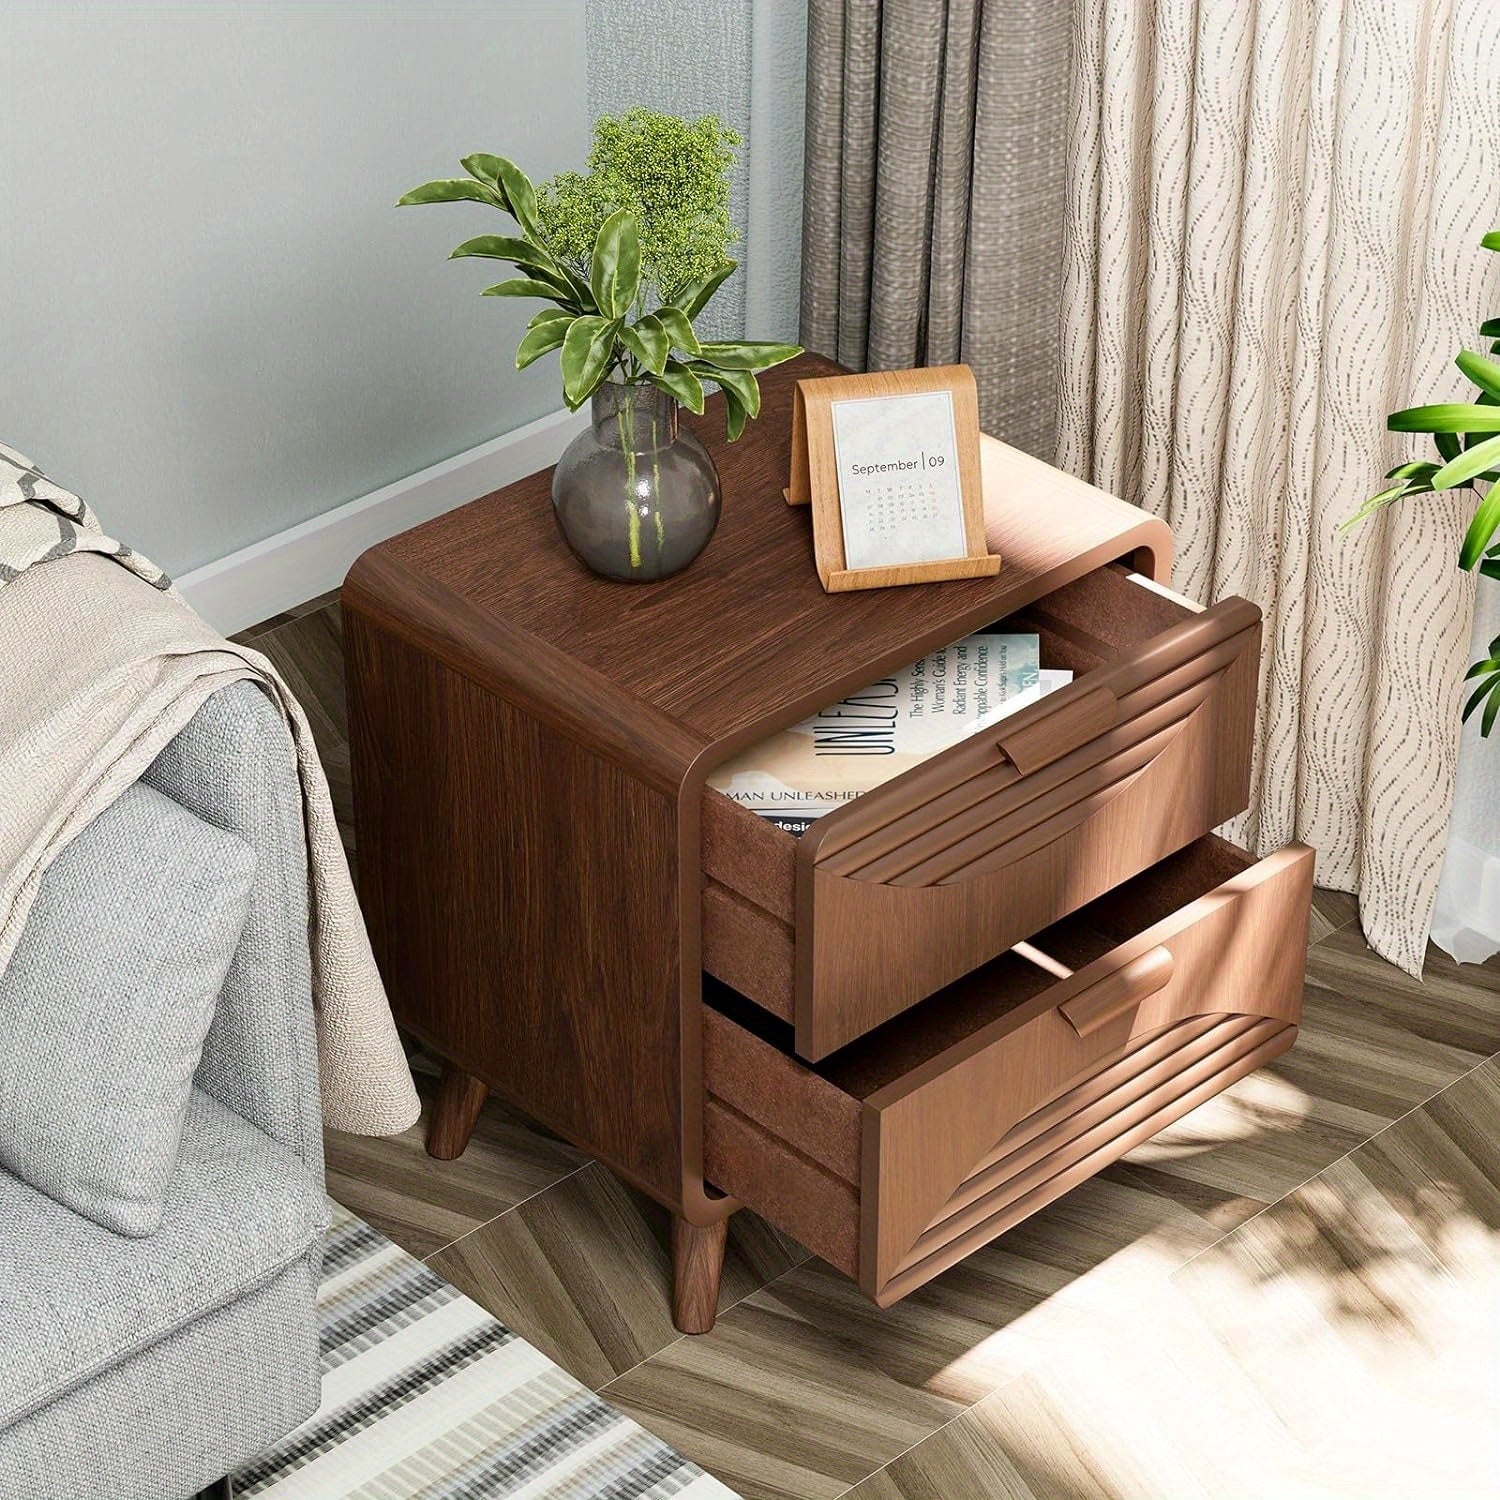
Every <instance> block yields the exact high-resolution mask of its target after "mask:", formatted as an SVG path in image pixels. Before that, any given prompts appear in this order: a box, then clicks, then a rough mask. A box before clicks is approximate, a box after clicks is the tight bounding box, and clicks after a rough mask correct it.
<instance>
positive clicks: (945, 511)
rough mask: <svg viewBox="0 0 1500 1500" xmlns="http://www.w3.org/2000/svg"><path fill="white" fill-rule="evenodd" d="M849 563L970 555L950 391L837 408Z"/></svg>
mask: <svg viewBox="0 0 1500 1500" xmlns="http://www.w3.org/2000/svg"><path fill="white" fill-rule="evenodd" d="M830 410H831V414H832V418H833V442H834V457H835V461H836V462H837V464H838V475H839V510H840V514H841V516H842V519H843V528H844V566H845V567H846V568H879V567H887V566H893V565H896V564H900V563H913V562H939V561H943V560H946V559H948V558H953V557H963V556H964V555H965V554H966V552H967V550H968V548H967V542H966V538H965V536H964V514H963V492H962V489H961V486H960V481H959V472H958V443H957V438H956V435H955V431H954V423H953V397H952V396H951V395H950V394H949V393H948V392H947V391H926V392H922V393H919V394H916V395H910V396H877V397H868V398H863V399H860V400H853V401H835V402H833V403H831V407H830Z"/></svg>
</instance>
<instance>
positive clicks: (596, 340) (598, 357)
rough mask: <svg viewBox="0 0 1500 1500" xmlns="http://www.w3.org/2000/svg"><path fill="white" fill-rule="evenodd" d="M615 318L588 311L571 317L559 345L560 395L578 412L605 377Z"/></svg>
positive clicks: (612, 349)
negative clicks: (560, 346) (578, 316)
mask: <svg viewBox="0 0 1500 1500" xmlns="http://www.w3.org/2000/svg"><path fill="white" fill-rule="evenodd" d="M619 331H620V320H619V319H618V318H601V317H599V316H597V315H596V314H593V313H587V314H585V315H584V316H583V317H581V318H574V320H573V324H572V326H571V327H570V328H569V329H568V332H567V336H566V337H565V338H564V339H563V345H562V377H563V398H564V399H565V400H566V401H567V403H568V405H569V407H571V408H572V409H573V410H574V411H577V410H578V408H579V407H580V406H582V405H583V403H584V402H585V401H587V400H588V398H589V397H590V396H591V395H592V394H593V392H594V387H595V386H597V385H598V384H599V382H600V381H601V380H603V379H604V375H605V372H606V371H607V370H608V369H609V363H610V360H611V359H613V358H614V353H615V336H616V335H617V334H618V333H619Z"/></svg>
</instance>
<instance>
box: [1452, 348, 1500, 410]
mask: <svg viewBox="0 0 1500 1500" xmlns="http://www.w3.org/2000/svg"><path fill="white" fill-rule="evenodd" d="M1454 364H1456V365H1457V366H1458V368H1459V369H1460V370H1462V371H1463V372H1464V374H1465V375H1466V376H1468V378H1469V379H1470V380H1472V381H1473V382H1474V384H1475V385H1477V386H1478V387H1479V389H1480V390H1482V391H1483V392H1484V393H1485V395H1487V396H1489V397H1491V398H1492V399H1494V398H1500V365H1497V364H1496V363H1495V361H1494V360H1492V359H1486V358H1485V357H1484V355H1482V354H1475V353H1474V352H1473V351H1472V350H1470V349H1460V350H1459V352H1458V358H1457V359H1456V360H1454ZM1486 404H1488V403H1486Z"/></svg>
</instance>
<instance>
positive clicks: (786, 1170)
mask: <svg viewBox="0 0 1500 1500" xmlns="http://www.w3.org/2000/svg"><path fill="white" fill-rule="evenodd" d="M1312 877H1313V855H1312V851H1311V850H1309V849H1307V848H1305V847H1304V846H1301V845H1292V846H1290V847H1289V848H1287V849H1284V850H1282V851H1280V852H1279V853H1277V854H1274V855H1272V856H1270V857H1269V858H1267V859H1264V860H1261V861H1259V862H1258V863H1257V862H1255V861H1253V860H1251V858H1250V857H1249V856H1248V855H1245V854H1243V853H1242V852H1241V851H1238V850H1235V849H1233V848H1232V847H1231V846H1228V845H1226V844H1224V843H1222V842H1221V841H1220V840H1218V839H1214V838H1207V839H1202V840H1199V841H1198V842H1197V843H1195V844H1194V845H1193V846H1192V847H1191V848H1190V849H1187V850H1184V851H1183V852H1182V853H1180V854H1178V855H1176V856H1174V857H1173V858H1172V859H1171V860H1169V861H1168V862H1167V863H1166V864H1165V865H1164V866H1163V867H1162V868H1161V869H1159V870H1154V871H1152V872H1150V873H1149V874H1148V875H1144V876H1142V877H1141V878H1140V879H1139V880H1138V881H1136V882H1133V883H1132V884H1131V885H1130V886H1127V887H1126V888H1125V889H1124V890H1122V891H1120V892H1117V893H1114V894H1112V895H1111V896H1110V897H1108V898H1106V900H1105V901H1103V902H1101V903H1099V905H1098V906H1096V907H1092V908H1090V911H1089V912H1088V913H1085V914H1084V916H1083V919H1082V921H1083V927H1084V929H1085V933H1084V935H1083V936H1082V937H1080V935H1079V933H1078V931H1077V930H1076V928H1075V929H1074V930H1072V931H1067V930H1065V929H1067V926H1068V924H1064V927H1063V928H1059V929H1057V930H1056V931H1054V932H1053V933H1052V934H1046V933H1043V934H1040V935H1039V936H1038V939H1037V943H1038V944H1039V945H1041V946H1040V948H1038V949H1034V950H1033V951H1036V952H1038V955H1039V957H1045V959H1046V960H1047V961H1048V963H1050V964H1055V965H1056V967H1057V969H1058V970H1059V971H1060V972H1061V974H1062V976H1063V977H1060V978H1059V979H1058V980H1057V981H1056V982H1055V983H1051V984H1047V983H1045V982H1043V983H1036V982H1035V980H1032V981H1030V982H1028V983H1026V984H1025V986H1024V987H1023V988H1022V989H1020V990H1017V989H1016V987H1015V986H1016V985H1017V983H1018V982H1019V981H1018V980H1017V978H1016V976H1017V968H1016V964H1015V960H1014V959H1013V958H1007V959H1003V960H1001V961H1000V962H999V963H997V964H994V965H990V966H988V967H987V968H985V969H984V970H981V971H980V972H979V973H977V974H974V975H970V976H969V977H968V978H966V979H965V980H964V981H963V982H962V984H961V985H959V986H956V987H955V990H954V991H953V992H950V995H960V994H961V995H962V996H963V997H965V998H964V999H963V1001H962V1003H961V1005H960V1007H959V1008H960V1010H962V1012H963V1014H964V1015H966V1016H968V1017H970V1018H971V1020H970V1021H969V1022H968V1023H967V1024H966V1025H965V1027H964V1029H963V1031H962V1033H961V1034H960V1039H959V1040H957V1041H953V1042H951V1043H939V1044H938V1046H937V1047H935V1048H933V1047H927V1048H925V1049H924V1050H922V1051H920V1052H919V1053H918V1054H917V1056H919V1057H921V1058H922V1060H921V1061H919V1062H918V1061H914V1062H900V1061H898V1060H899V1059H902V1058H906V1057H910V1056H911V1054H910V1052H909V1051H908V1050H907V1049H908V1048H909V1047H910V1045H911V1042H912V1036H913V1034H917V1033H920V1034H921V1035H923V1036H930V1035H931V1034H932V1032H933V1028H934V1026H936V1025H939V1024H940V1020H939V1019H938V1018H935V1017H934V1016H933V1015H931V1014H925V1015H924V1014H923V1013H917V1014H914V1015H912V1016H911V1017H908V1018H905V1019H903V1020H902V1021H899V1022H895V1023H893V1028H887V1030H886V1031H885V1032H883V1033H882V1034H881V1035H880V1036H879V1037H872V1038H870V1039H869V1040H868V1041H867V1042H864V1043H861V1044H860V1047H861V1048H863V1049H865V1056H864V1058H863V1060H862V1061H861V1060H852V1059H851V1056H850V1054H844V1056H843V1058H841V1059H836V1060H834V1061H832V1062H830V1063H829V1064H827V1065H825V1066H824V1067H823V1068H821V1069H815V1068H812V1067H809V1066H807V1065H806V1064H805V1063H803V1062H801V1061H800V1060H799V1059H798V1058H796V1057H795V1056H792V1055H791V1047H792V1045H793V1043H792V1036H791V1029H790V1028H789V1027H787V1026H785V1025H781V1026H777V1025H775V1024H774V1023H769V1022H761V1023H753V1022H751V1020H750V1014H751V1012H752V1011H753V1009H754V1008H753V1007H749V1006H746V1005H745V1004H744V1002H742V1001H741V1002H738V1004H739V1011H738V1012H737V1013H738V1014H739V1015H740V1016H741V1019H742V1020H743V1021H744V1022H745V1024H740V1023H739V1022H737V1021H736V1020H735V1019H732V1018H731V1016H730V1015H727V1014H724V1013H722V1012H721V1011H719V1010H717V1009H714V1008H712V1007H705V1011H704V1023H705V1024H704V1078H705V1083H706V1086H707V1090H708V1098H707V1103H706V1112H705V1138H704V1165H705V1175H706V1177H707V1179H708V1180H709V1181H711V1182H712V1183H714V1184H715V1185H716V1186H717V1187H720V1188H722V1189H724V1190H725V1191H727V1192H729V1193H731V1194H732V1195H733V1196H734V1197H736V1198H738V1199H740V1200H741V1201H742V1202H744V1203H746V1204H747V1205H749V1206H750V1207H751V1208H754V1209H756V1210H757V1211H758V1212H760V1213H762V1214H764V1215H765V1216H766V1217H767V1218H769V1219H770V1220H771V1221H772V1222H773V1223H776V1224H778V1225H780V1226H781V1227H782V1228H783V1229H785V1230H787V1231H788V1232H789V1233H792V1234H795V1235H797V1237H798V1238H799V1239H801V1240H802V1241H803V1242H804V1243H805V1244H808V1245H811V1246H812V1247H813V1248H814V1249H816V1250H817V1251H818V1253H819V1254H821V1255H823V1256H824V1257H825V1258H826V1259H828V1260H830V1261H832V1262H833V1264H835V1265H837V1266H839V1267H840V1269H843V1270H845V1271H847V1272H848V1273H849V1274H850V1275H851V1276H854V1277H855V1278H856V1279H857V1280H858V1281H859V1283H860V1285H861V1287H862V1288H863V1289H864V1291H865V1292H866V1293H867V1294H868V1295H869V1296H870V1297H872V1298H873V1299H874V1300H875V1301H876V1302H878V1303H881V1304H882V1305H885V1304H888V1303H890V1302H894V1301H896V1300H897V1299H898V1298H900V1297H903V1296H905V1295H906V1294H907V1293H908V1292H910V1291H912V1290H914V1289H915V1288H916V1287H918V1286H920V1285H921V1284H922V1283H923V1282H925V1281H927V1280H928V1279H930V1278H931V1277H932V1276H935V1275H937V1274H938V1273H939V1272H940V1271H942V1270H944V1269H946V1268H947V1267H948V1266H950V1265H952V1264H954V1263H955V1262H956V1261H958V1260H960V1259H962V1258H963V1257H964V1256H965V1255H967V1254H969V1253H970V1252H971V1251H973V1250H974V1249H976V1248H978V1246H980V1245H982V1244H984V1243H986V1242H987V1241H989V1240H991V1239H993V1238H995V1237H996V1236H997V1235H999V1234H1003V1233H1004V1232H1005V1231H1006V1230H1007V1229H1009V1228H1011V1227H1012V1226H1014V1225H1015V1224H1017V1223H1019V1222H1020V1221H1021V1220H1022V1219H1024V1218H1026V1217H1027V1216H1028V1215H1030V1214H1032V1213H1035V1212H1036V1211H1037V1210H1038V1209H1039V1208H1042V1207H1043V1206H1045V1205H1046V1204H1048V1203H1050V1202H1052V1201H1053V1200H1054V1199H1055V1198H1057V1197H1059V1196H1060V1195H1061V1194H1062V1193H1064V1192H1066V1191H1067V1190H1068V1189H1069V1188H1071V1187H1073V1186H1075V1185H1076V1184H1078V1183H1080V1182H1082V1181H1084V1180H1085V1179H1086V1178H1087V1177H1089V1176H1091V1175H1093V1174H1094V1173H1095V1172H1097V1171H1099V1170H1100V1169H1101V1168H1102V1167H1103V1166H1105V1165H1107V1164H1108V1163H1109V1162H1111V1161H1114V1160H1116V1159H1117V1158H1118V1157H1120V1156H1122V1155H1123V1154H1124V1153H1125V1152H1126V1151H1128V1150H1130V1149H1131V1148H1132V1147H1133V1146H1135V1145H1137V1144H1138V1143H1139V1142H1141V1141H1143V1140H1145V1139H1147V1138H1148V1137H1150V1136H1151V1135H1153V1134H1155V1133H1156V1132H1157V1131H1158V1130H1160V1129H1162V1128H1163V1127H1164V1126H1165V1125H1167V1124H1170V1123H1171V1122H1172V1121H1173V1120H1175V1119H1178V1118H1180V1117H1181V1116H1182V1115H1184V1114H1186V1113H1187V1112H1188V1111H1189V1110H1190V1109H1192V1108H1194V1107H1195V1106H1196V1105H1198V1104H1200V1103H1202V1102H1203V1101H1204V1100H1205V1099H1208V1098H1210V1097H1212V1096H1213V1095H1214V1094H1216V1093H1218V1092H1219V1091H1220V1090H1221V1089H1223V1088H1225V1087H1227V1086H1228V1085H1229V1084H1230V1083H1232V1082H1234V1081H1235V1080H1236V1079H1238V1078H1240V1077H1243V1076H1244V1075H1245V1074H1246V1073H1249V1072H1251V1071H1252V1070H1254V1069H1255V1068H1257V1067H1259V1066H1261V1065H1262V1064H1263V1063H1265V1062H1267V1061H1269V1060H1270V1059H1271V1058H1273V1057H1275V1056H1276V1055H1277V1054H1278V1053H1280V1052H1283V1051H1285V1050H1286V1048H1288V1047H1289V1046H1291V1045H1292V1042H1293V1040H1294V1039H1295V1037H1296V1032H1297V1024H1298V1022H1299V1020H1300V1018H1301V1010H1302V984H1303V970H1304V964H1305V954H1306V940H1307V920H1308V912H1309V908H1310V906H1311V899H1312ZM1101 908H1103V910H1101ZM1122 939H1123V940H1122ZM1059 952H1063V953H1073V954H1075V955H1077V956H1075V957H1073V958H1072V959H1071V961H1072V962H1074V963H1077V964H1079V965H1081V966H1080V967H1078V968H1077V969H1076V970H1075V971H1074V972H1072V973H1071V974H1070V973H1068V970H1067V968H1066V965H1065V964H1063V963H1061V962H1060V961H1059V960H1057V959H1056V957H1055V955H1056V954H1057V953H1059ZM1092 954H1099V955H1100V956H1099V957H1097V958H1090V957H1089V956H1090V955H1092ZM1086 959H1088V960H1089V961H1086ZM976 999H977V1001H978V1002H979V1003H975V1002H976ZM719 1003H720V1004H728V1003H729V1002H728V1001H726V1000H724V999H723V998H722V997H720V999H719ZM931 1004H932V1005H935V1006H943V1005H945V1004H947V1005H949V1007H950V1009H949V1012H948V1014H949V1016H950V1018H951V1016H952V1014H953V1010H952V1004H953V1002H952V1001H951V1000H946V999H945V998H944V997H936V998H934V1000H933V1001H932V1002H931ZM731 1008H732V1007H731ZM752 1024H758V1030H759V1033H760V1034H757V1032H756V1031H753V1030H751V1029H747V1026H750V1025H752ZM893 1029H894V1033H899V1035H898V1034H893ZM948 1034H949V1035H951V1034H953V1033H952V1032H951V1030H950V1031H949V1032H948ZM852 1050H857V1049H852ZM872 1055H877V1056H878V1058H879V1059H880V1060H881V1061H880V1065H879V1066H878V1067H876V1068H874V1069H873V1071H872V1066H871V1056H872ZM887 1078H889V1079H892V1080H893V1081H891V1082H884V1081H883V1080H884V1079H887Z"/></svg>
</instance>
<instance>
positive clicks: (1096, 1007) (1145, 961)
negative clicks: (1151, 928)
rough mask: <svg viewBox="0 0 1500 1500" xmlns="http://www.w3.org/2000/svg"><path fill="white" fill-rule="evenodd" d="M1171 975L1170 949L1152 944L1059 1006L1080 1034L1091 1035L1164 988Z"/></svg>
mask: <svg viewBox="0 0 1500 1500" xmlns="http://www.w3.org/2000/svg"><path fill="white" fill-rule="evenodd" d="M1171 977H1172V954H1171V951H1170V950H1169V949H1166V948H1161V947H1157V948H1152V949H1150V950H1148V951H1147V952H1145V953H1142V954H1141V955H1140V956H1139V957H1138V958H1133V959H1131V960H1130V962H1129V963H1128V964H1124V965H1122V966H1121V967H1120V968H1118V969H1111V970H1110V972H1109V973H1108V974H1106V975H1104V977H1103V978H1102V979H1096V980H1095V981H1094V982H1093V983H1092V984H1091V985H1089V986H1088V988H1087V989H1084V990H1080V991H1079V992H1078V994H1076V995H1074V996H1073V998H1072V999H1071V1000H1065V1001H1064V1002H1063V1003H1062V1004H1061V1005H1060V1006H1058V1010H1060V1011H1061V1012H1062V1015H1063V1019H1064V1020H1065V1021H1067V1023H1068V1024H1069V1025H1070V1026H1071V1027H1072V1028H1073V1030H1074V1031H1076V1032H1077V1033H1078V1035H1079V1036H1088V1035H1089V1034H1090V1033H1091V1032H1095V1031H1098V1030H1099V1028H1100V1027H1101V1026H1107V1025H1108V1024H1109V1023H1110V1022H1111V1021H1113V1020H1114V1019H1115V1017H1116V1016H1121V1015H1124V1013H1125V1012H1126V1011H1127V1010H1133V1009H1134V1008H1135V1007H1136V1006H1137V1005H1139V1004H1140V1003H1141V1001H1142V1000H1144V999H1146V998H1147V996H1149V995H1154V994H1155V993H1156V992H1157V991H1158V990H1159V989H1162V988H1163V987H1164V986H1165V985H1166V984H1167V982H1168V980H1170V979H1171Z"/></svg>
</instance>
